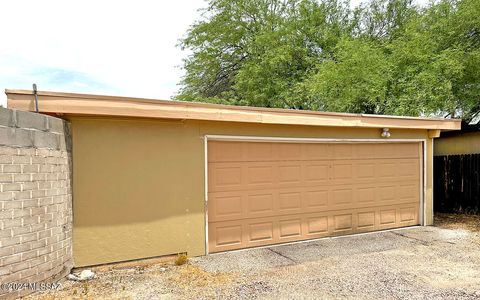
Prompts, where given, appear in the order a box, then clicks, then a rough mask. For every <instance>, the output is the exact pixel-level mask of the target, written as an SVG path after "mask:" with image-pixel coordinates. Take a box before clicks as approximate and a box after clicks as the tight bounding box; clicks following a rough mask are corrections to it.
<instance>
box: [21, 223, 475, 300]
mask: <svg viewBox="0 0 480 300" xmlns="http://www.w3.org/2000/svg"><path fill="white" fill-rule="evenodd" d="M435 223H436V226H435V227H415V228H408V229H401V230H395V231H388V232H378V233H371V234H365V235H356V236H350V237H339V238H326V239H322V240H317V241H311V242H304V243H297V244H290V245H281V246H275V247H269V248H259V249H250V250H243V251H235V252H228V253H220V254H213V255H209V256H204V257H197V258H192V259H190V260H189V263H188V264H186V265H183V266H175V265H173V264H154V265H147V266H141V267H130V268H126V269H110V270H103V271H98V272H97V278H96V279H94V280H91V281H88V282H84V283H79V282H72V281H67V280H64V281H62V282H61V284H62V287H61V289H59V290H57V291H55V292H52V291H50V292H47V293H37V294H34V295H32V296H30V297H28V299H319V298H320V299H480V267H479V266H480V226H478V227H477V225H478V224H480V217H479V216H476V217H458V216H452V215H439V216H438V217H437V216H436V220H435ZM476 224H477V225H476Z"/></svg>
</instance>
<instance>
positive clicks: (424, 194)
mask: <svg viewBox="0 0 480 300" xmlns="http://www.w3.org/2000/svg"><path fill="white" fill-rule="evenodd" d="M427 144H428V143H427V140H425V141H424V142H423V143H422V145H423V163H422V165H423V170H422V171H423V184H422V218H423V220H422V223H421V224H422V225H423V226H427V201H426V199H427V178H428V177H427V146H428V145H427ZM431 171H432V170H431ZM431 176H433V172H432V173H431ZM432 200H433V199H432Z"/></svg>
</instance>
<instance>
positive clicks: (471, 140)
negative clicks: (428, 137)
mask: <svg viewBox="0 0 480 300" xmlns="http://www.w3.org/2000/svg"><path fill="white" fill-rule="evenodd" d="M434 151H435V152H434V155H435V156H441V155H455V154H473V153H480V132H469V133H463V134H460V135H457V136H451V137H442V136H440V138H438V139H435V147H434Z"/></svg>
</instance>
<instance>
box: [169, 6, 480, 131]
mask: <svg viewBox="0 0 480 300" xmlns="http://www.w3.org/2000/svg"><path fill="white" fill-rule="evenodd" d="M180 46H181V47H182V48H184V49H189V50H190V51H191V53H192V54H191V55H190V56H188V57H187V58H186V59H185V61H184V69H185V71H186V75H185V77H184V78H183V80H182V82H181V85H182V87H181V89H180V91H179V93H178V95H176V99H179V100H187V101H203V102H213V103H224V104H235V105H251V106H264V107H281V108H294V109H313V110H328V111H339V112H356V113H376V114H400V115H440V116H450V117H462V118H464V120H466V121H467V122H468V121H470V120H472V119H474V118H475V116H476V115H478V114H479V112H480V1H478V0H458V1H457V0H442V1H439V2H432V3H430V4H429V5H428V6H427V7H425V8H420V7H417V6H415V5H413V4H412V1H411V0H372V1H370V2H368V3H367V4H362V5H360V6H359V7H356V8H354V9H351V8H350V4H349V2H348V1H344V2H341V1H339V0H319V1H316V0H283V1H280V0H235V1H234V0H211V1H210V2H209V3H208V8H207V9H205V10H204V11H203V13H202V19H201V20H200V21H197V22H195V23H194V24H193V25H192V26H191V28H190V30H189V31H188V32H187V34H186V36H185V38H183V39H182V40H181V43H180Z"/></svg>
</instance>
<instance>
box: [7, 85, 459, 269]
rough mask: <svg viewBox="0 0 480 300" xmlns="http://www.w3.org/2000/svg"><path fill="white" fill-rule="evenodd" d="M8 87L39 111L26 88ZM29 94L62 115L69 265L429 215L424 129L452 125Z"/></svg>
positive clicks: (417, 220) (19, 105) (408, 222)
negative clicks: (66, 128) (69, 165)
mask: <svg viewBox="0 0 480 300" xmlns="http://www.w3.org/2000/svg"><path fill="white" fill-rule="evenodd" d="M7 95H8V106H9V107H10V108H16V109H21V110H30V111H34V110H35V103H34V97H33V95H32V92H30V91H14V90H9V91H7ZM38 103H39V111H40V112H41V113H46V114H53V115H60V116H62V117H63V118H65V119H67V120H69V121H70V122H71V128H72V137H73V199H74V200H73V209H74V212H73V213H74V237H73V238H74V245H73V253H74V261H75V265H76V266H77V267H79V266H87V265H96V264H103V263H109V262H118V261H125V260H132V259H139V258H147V257H155V256H161V255H168V254H175V253H180V252H187V253H188V255H190V256H196V255H204V254H208V253H213V252H220V251H227V250H234V249H243V248H249V247H256V246H265V245H272V244H278V243H285V242H293V241H301V240H308V239H314V238H320V237H326V236H335V235H346V234H354V233H360V232H369V231H375V230H384V229H391V228H398V227H404V226H413V225H430V224H432V222H433V207H432V158H433V154H432V153H433V138H435V137H438V136H439V134H440V132H441V131H443V130H456V129H459V128H460V121H457V120H445V119H426V118H410V117H392V116H376V115H358V114H340V113H322V112H312V111H296V110H282V109H266V108H253V107H234V106H224V105H214V104H203V103H189V102H176V101H160V100H146V99H136V98H122V97H110V96H96V95H83V94H66V93H52V92H40V93H39V102H38ZM387 130H388V133H389V134H390V136H389V137H388V135H389V134H387ZM382 133H383V134H382ZM382 136H385V137H382Z"/></svg>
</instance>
